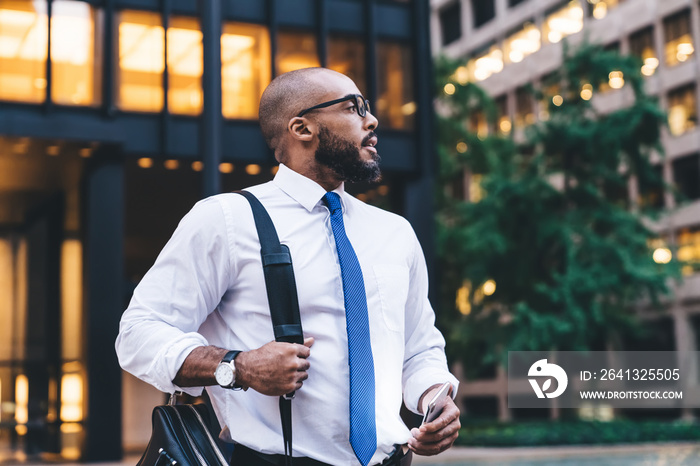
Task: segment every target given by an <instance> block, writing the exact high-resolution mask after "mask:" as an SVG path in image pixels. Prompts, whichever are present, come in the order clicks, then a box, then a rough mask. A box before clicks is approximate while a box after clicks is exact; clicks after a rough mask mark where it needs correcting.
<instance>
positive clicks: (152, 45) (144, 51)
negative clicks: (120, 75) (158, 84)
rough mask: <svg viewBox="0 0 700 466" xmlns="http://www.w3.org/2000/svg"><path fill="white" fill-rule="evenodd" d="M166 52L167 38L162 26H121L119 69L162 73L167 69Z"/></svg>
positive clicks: (133, 24)
mask: <svg viewBox="0 0 700 466" xmlns="http://www.w3.org/2000/svg"><path fill="white" fill-rule="evenodd" d="M129 13H134V12H129ZM143 13H146V12H143ZM122 14H124V13H122ZM164 52H165V38H164V33H163V27H162V26H161V25H157V24H147V23H141V24H137V23H129V22H123V23H120V24H119V67H120V68H121V69H122V70H129V71H139V72H142V73H156V74H158V73H162V72H163V70H164V69H165V59H164Z"/></svg>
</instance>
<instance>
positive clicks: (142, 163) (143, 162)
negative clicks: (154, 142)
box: [138, 157, 153, 168]
mask: <svg viewBox="0 0 700 466" xmlns="http://www.w3.org/2000/svg"><path fill="white" fill-rule="evenodd" d="M138 164H139V167H141V168H151V167H152V166H153V159H151V158H148V157H141V158H140V159H139V160H138Z"/></svg>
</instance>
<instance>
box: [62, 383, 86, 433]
mask: <svg viewBox="0 0 700 466" xmlns="http://www.w3.org/2000/svg"><path fill="white" fill-rule="evenodd" d="M82 419H83V379H82V377H81V376H80V374H64V375H63V377H61V421H63V422H80V421H82Z"/></svg>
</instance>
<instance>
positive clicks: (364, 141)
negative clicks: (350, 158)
mask: <svg viewBox="0 0 700 466" xmlns="http://www.w3.org/2000/svg"><path fill="white" fill-rule="evenodd" d="M374 137H377V133H375V132H374V131H370V132H369V134H368V135H367V136H365V138H364V139H363V140H362V145H363V146H364V145H365V144H367V143H369V140H370V139H372V138H374ZM377 142H379V138H377Z"/></svg>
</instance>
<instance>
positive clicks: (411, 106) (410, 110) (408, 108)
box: [401, 102, 417, 116]
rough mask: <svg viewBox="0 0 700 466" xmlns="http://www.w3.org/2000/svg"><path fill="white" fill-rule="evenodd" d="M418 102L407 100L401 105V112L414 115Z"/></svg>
mask: <svg viewBox="0 0 700 466" xmlns="http://www.w3.org/2000/svg"><path fill="white" fill-rule="evenodd" d="M416 108H417V106H416V103H415V102H407V103H405V104H403V105H402V106H401V113H403V114H404V115H406V116H408V115H413V114H414V113H416Z"/></svg>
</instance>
